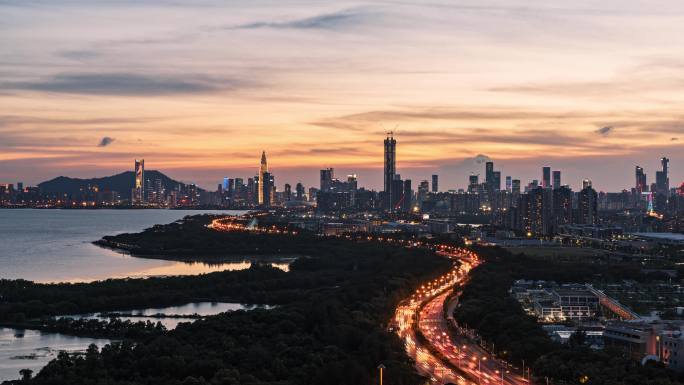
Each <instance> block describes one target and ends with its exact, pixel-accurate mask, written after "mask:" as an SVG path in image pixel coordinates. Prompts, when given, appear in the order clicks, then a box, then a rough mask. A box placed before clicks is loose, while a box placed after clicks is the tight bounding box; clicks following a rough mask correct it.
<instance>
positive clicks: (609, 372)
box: [454, 247, 682, 385]
mask: <svg viewBox="0 0 684 385" xmlns="http://www.w3.org/2000/svg"><path fill="white" fill-rule="evenodd" d="M476 251H477V253H478V255H479V256H480V257H481V258H483V259H484V261H485V263H483V264H481V265H480V266H478V267H477V268H475V269H473V271H472V272H471V280H470V281H469V282H468V284H467V285H466V286H465V288H464V290H463V295H462V297H461V304H460V306H459V307H458V308H457V309H456V312H455V314H454V317H455V318H456V320H457V321H458V322H459V323H460V324H462V325H467V326H468V327H470V328H474V329H476V330H477V332H478V333H479V335H480V336H481V337H482V338H483V339H484V340H485V341H486V344H487V346H489V347H491V346H494V347H495V352H496V354H498V355H499V356H500V357H502V358H504V359H506V360H508V361H509V362H511V363H513V364H515V365H517V366H519V367H520V366H521V365H522V361H523V360H524V361H525V363H526V365H530V364H531V365H532V372H533V376H536V377H537V378H538V380H539V383H542V384H543V383H545V377H547V378H549V380H550V382H551V383H554V384H578V383H582V384H590V385H599V384H601V385H644V384H650V385H671V384H681V383H682V382H681V378H678V377H677V376H676V375H675V373H674V372H672V371H670V370H667V369H665V368H663V367H661V366H659V364H653V365H647V366H646V367H644V366H641V365H640V364H638V363H636V362H633V361H632V360H630V359H629V358H628V357H627V356H626V355H625V354H623V353H622V352H620V351H614V350H605V351H594V350H592V349H590V348H589V347H587V346H585V345H584V344H582V343H581V336H580V335H578V336H576V338H574V339H573V341H574V342H573V343H570V344H567V345H560V344H557V343H555V342H553V341H552V340H551V339H550V337H548V335H547V334H546V332H544V330H543V329H542V328H541V325H540V324H539V323H537V321H536V318H535V317H532V316H529V315H527V314H526V313H525V312H524V311H523V309H522V308H521V306H520V305H519V304H518V302H517V301H516V300H515V299H514V298H512V297H511V296H510V295H509V293H508V290H509V289H510V287H511V286H512V284H513V282H514V281H515V280H517V279H532V280H547V281H550V280H553V281H556V282H558V283H570V282H592V281H593V282H616V281H620V280H622V279H635V280H643V279H648V277H645V276H644V275H643V274H641V268H640V267H639V266H638V265H632V264H620V265H597V264H590V263H562V262H554V261H549V260H540V259H537V258H532V257H529V256H526V255H524V254H522V255H513V254H511V253H510V252H508V251H506V250H504V249H502V248H498V247H480V248H477V250H476Z"/></svg>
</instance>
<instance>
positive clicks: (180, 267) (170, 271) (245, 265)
mask: <svg viewBox="0 0 684 385" xmlns="http://www.w3.org/2000/svg"><path fill="white" fill-rule="evenodd" d="M294 260H295V258H280V259H278V262H255V261H253V260H249V259H245V260H241V261H225V262H211V263H209V262H179V261H162V260H155V261H159V263H161V266H154V267H148V268H144V269H140V270H136V271H132V272H127V273H125V274H117V275H113V276H110V277H109V278H147V277H159V276H161V277H163V276H178V275H198V274H207V273H214V272H217V271H237V270H246V269H249V268H250V267H251V266H252V264H253V263H260V264H265V265H270V266H273V267H275V268H277V269H280V270H283V271H286V272H287V271H290V264H291V263H292V262H293V261H294ZM91 281H92V277H90V278H88V277H85V278H73V279H69V280H67V281H66V282H71V283H78V282H91ZM62 282H63V281H62Z"/></svg>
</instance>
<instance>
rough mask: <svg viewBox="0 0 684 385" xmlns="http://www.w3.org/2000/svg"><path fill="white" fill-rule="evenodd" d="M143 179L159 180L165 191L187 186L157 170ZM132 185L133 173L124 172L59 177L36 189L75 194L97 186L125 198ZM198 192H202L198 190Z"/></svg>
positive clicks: (39, 185)
mask: <svg viewBox="0 0 684 385" xmlns="http://www.w3.org/2000/svg"><path fill="white" fill-rule="evenodd" d="M145 179H146V180H151V181H155V180H157V179H161V181H162V185H163V186H164V189H166V190H167V191H168V190H173V189H176V188H177V187H178V186H186V185H187V184H186V183H183V182H179V181H177V180H175V179H172V178H170V177H168V176H167V175H165V174H164V173H162V172H160V171H157V170H146V171H145ZM134 184H135V173H134V172H133V171H124V172H121V173H118V174H114V175H110V176H105V177H101V178H72V177H68V176H63V175H61V176H58V177H56V178H53V179H50V180H47V181H44V182H41V183H38V188H39V189H40V191H41V193H43V194H77V193H79V192H81V191H84V190H86V189H87V188H88V186H97V187H98V188H99V189H100V190H101V191H107V190H109V191H116V192H118V193H119V194H121V195H124V196H126V195H128V194H129V193H130V191H131V190H132V189H133V187H134ZM198 190H200V191H202V189H200V188H198Z"/></svg>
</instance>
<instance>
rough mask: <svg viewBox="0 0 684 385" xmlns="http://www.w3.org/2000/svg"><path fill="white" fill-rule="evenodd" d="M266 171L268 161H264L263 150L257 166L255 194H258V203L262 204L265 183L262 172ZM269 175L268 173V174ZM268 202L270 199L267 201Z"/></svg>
mask: <svg viewBox="0 0 684 385" xmlns="http://www.w3.org/2000/svg"><path fill="white" fill-rule="evenodd" d="M266 173H268V162H267V161H266V151H263V152H262V153H261V167H260V168H259V178H258V179H259V180H258V181H257V195H258V201H257V202H258V203H259V204H260V205H263V204H264V203H266V201H265V197H264V190H265V189H264V186H265V185H266V184H267V183H266V182H267V181H266V178H265V177H264V174H266ZM269 177H270V174H269ZM269 199H270V196H269ZM269 203H270V201H269Z"/></svg>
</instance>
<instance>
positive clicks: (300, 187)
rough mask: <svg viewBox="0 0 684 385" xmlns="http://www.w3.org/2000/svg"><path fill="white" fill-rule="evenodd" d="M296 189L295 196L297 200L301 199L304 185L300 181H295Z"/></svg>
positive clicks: (302, 198)
mask: <svg viewBox="0 0 684 385" xmlns="http://www.w3.org/2000/svg"><path fill="white" fill-rule="evenodd" d="M295 191H296V194H297V195H296V196H297V200H298V201H303V200H304V185H303V184H301V183H297V186H296V187H295Z"/></svg>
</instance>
